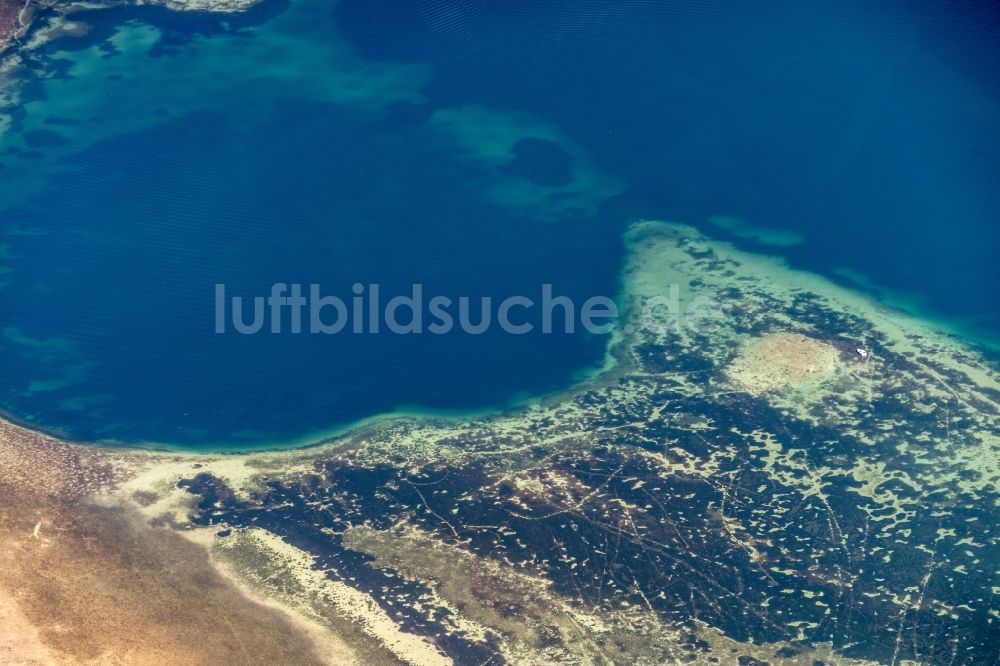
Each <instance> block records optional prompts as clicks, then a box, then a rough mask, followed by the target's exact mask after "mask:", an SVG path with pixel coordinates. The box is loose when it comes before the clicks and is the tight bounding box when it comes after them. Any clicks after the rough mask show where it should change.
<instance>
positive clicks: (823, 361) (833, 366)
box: [726, 332, 840, 395]
mask: <svg viewBox="0 0 1000 666" xmlns="http://www.w3.org/2000/svg"><path fill="white" fill-rule="evenodd" d="M839 365H840V351H839V350H838V349H837V348H836V347H834V346H833V345H831V344H829V343H826V342H822V341H821V340H817V339H815V338H810V337H808V336H805V335H801V334H799V333H784V332H783V333H772V334H769V335H765V336H763V337H760V338H756V339H752V340H749V341H747V342H746V343H745V344H744V345H743V347H742V348H741V349H740V351H739V354H738V355H737V357H736V358H735V359H734V360H733V362H732V363H731V364H730V365H729V367H728V369H727V370H726V375H727V376H728V377H729V379H730V380H731V381H732V382H733V384H734V385H735V386H737V387H739V388H741V389H743V390H745V391H747V392H749V393H752V394H754V395H762V394H764V393H768V392H770V391H778V390H782V389H786V388H803V387H814V386H816V385H818V384H821V383H823V382H824V381H827V380H829V379H830V378H832V377H833V376H834V375H835V374H836V372H837V369H838V367H839Z"/></svg>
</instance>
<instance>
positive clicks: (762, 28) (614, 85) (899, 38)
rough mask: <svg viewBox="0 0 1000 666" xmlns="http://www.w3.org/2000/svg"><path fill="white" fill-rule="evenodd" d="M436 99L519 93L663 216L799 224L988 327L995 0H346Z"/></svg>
mask: <svg viewBox="0 0 1000 666" xmlns="http://www.w3.org/2000/svg"><path fill="white" fill-rule="evenodd" d="M338 17H339V19H340V21H341V24H342V25H343V26H344V30H345V32H346V34H347V35H348V36H349V37H350V38H351V39H352V41H353V42H354V43H356V44H358V45H360V47H361V48H362V50H363V51H364V52H365V53H367V54H369V55H371V56H372V57H382V58H399V59H411V58H417V59H420V60H425V61H429V62H431V63H433V65H434V68H435V72H436V75H435V77H434V80H433V81H432V82H431V86H430V89H431V99H432V100H433V101H434V102H436V103H451V102H454V101H455V100H458V99H462V100H468V99H473V100H475V101H477V102H479V103H482V104H489V105H496V106H500V107H508V106H516V107H521V108H530V109H532V110H533V111H535V112H537V113H539V114H542V115H544V116H546V117H547V118H549V119H552V120H553V121H555V122H557V123H558V124H559V125H560V126H562V127H563V128H565V129H566V130H567V131H568V132H569V133H570V134H571V135H572V136H573V137H574V138H575V139H577V140H578V141H580V142H581V143H583V144H584V145H585V146H586V147H587V149H588V150H589V151H590V152H591V154H593V155H595V156H596V158H597V160H598V163H599V164H600V166H602V167H603V168H605V169H607V170H610V171H613V172H614V173H616V174H618V175H620V176H622V177H623V178H624V179H625V180H626V181H627V183H628V184H629V187H630V191H631V194H632V195H633V196H634V197H635V198H636V199H638V200H641V201H643V202H644V203H645V204H648V206H649V209H650V212H651V213H653V214H658V215H659V216H662V217H667V218H671V219H678V220H683V221H685V222H689V223H694V224H699V223H700V222H702V221H703V220H704V219H705V217H706V216H708V215H713V214H719V213H725V214H731V215H736V216H739V217H742V218H745V219H747V220H748V221H749V222H750V223H751V224H755V225H760V226H764V227H777V228H782V229H788V230H794V231H796V232H798V233H801V234H803V235H804V236H805V237H806V240H807V243H805V244H804V245H802V246H800V247H795V248H790V249H788V248H785V249H782V250H781V253H782V254H784V255H786V256H788V257H789V259H791V260H792V261H793V262H795V263H796V264H798V265H800V266H803V267H806V268H809V269H812V270H818V271H822V272H828V271H829V270H831V269H833V268H838V267H849V268H853V269H854V270H856V271H859V272H861V273H863V274H865V275H867V276H868V277H869V278H870V279H871V280H872V281H874V282H875V283H876V284H878V285H880V286H882V287H885V288H888V289H890V290H892V291H899V292H908V293H910V294H911V295H914V296H916V297H917V298H918V299H922V300H924V301H926V303H927V305H928V306H929V311H930V312H931V313H938V314H941V315H944V316H947V317H951V318H954V319H958V320H963V321H965V322H966V323H967V324H969V325H971V326H973V327H976V326H978V327H981V328H982V329H985V332H987V335H990V336H994V337H995V335H996V333H997V332H998V331H1000V296H998V294H1000V267H998V263H1000V262H998V258H1000V196H998V195H997V185H998V184H1000V78H998V77H997V76H996V73H997V72H998V71H1000V37H998V35H1000V5H997V4H996V3H990V2H985V1H983V0H969V1H966V2H945V3H940V2H924V1H902V0H900V1H885V0H881V1H876V2H850V1H849V2H836V3H830V2H820V1H810V0H806V1H805V2H773V1H768V2H761V3H725V2H709V3H689V2H663V3H655V2H651V3H646V2H622V3H606V2H599V1H594V0H580V1H575V0H565V1H557V2H527V3H502V2H470V3H439V2H433V1H431V0H423V1H418V2H412V3H403V5H402V6H401V5H400V4H399V3H395V2H392V0H348V1H347V2H345V3H343V5H342V6H341V8H340V10H339V12H338Z"/></svg>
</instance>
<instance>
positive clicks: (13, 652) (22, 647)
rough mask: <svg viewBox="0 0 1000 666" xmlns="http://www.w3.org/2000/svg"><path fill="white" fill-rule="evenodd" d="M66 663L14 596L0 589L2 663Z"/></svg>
mask: <svg viewBox="0 0 1000 666" xmlns="http://www.w3.org/2000/svg"><path fill="white" fill-rule="evenodd" d="M58 663H65V662H61V660H58V659H56V658H55V657H54V656H53V655H52V653H51V652H50V651H49V650H48V648H46V647H45V645H44V644H43V643H42V640H41V639H40V638H39V636H38V629H36V628H35V626H34V625H32V624H31V622H30V621H29V620H28V618H26V617H24V614H23V613H21V609H20V608H18V607H17V603H16V601H15V600H14V598H13V597H12V596H11V595H9V594H6V593H4V592H3V590H0V664H21V665H23V666H34V665H35V664H39V665H40V664H58Z"/></svg>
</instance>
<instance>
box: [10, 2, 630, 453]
mask: <svg viewBox="0 0 1000 666" xmlns="http://www.w3.org/2000/svg"><path fill="white" fill-rule="evenodd" d="M165 16H169V15H168V14H166V13H165V12H151V13H149V14H148V18H149V20H150V21H152V22H153V23H155V20H156V19H158V18H162V17H165ZM98 18H100V19H101V20H103V21H106V22H108V25H107V26H106V29H107V40H106V41H99V42H97V43H94V44H91V45H89V46H85V45H84V44H79V45H77V46H83V47H84V48H80V49H78V50H73V51H67V52H64V53H59V52H50V54H49V56H50V57H51V58H56V59H65V60H66V62H65V65H64V66H65V70H66V72H67V76H66V77H65V78H61V79H56V80H50V81H46V82H44V83H43V84H41V88H40V90H38V91H37V94H36V97H35V99H34V100H33V101H30V102H28V103H27V104H26V105H25V109H26V114H25V115H24V117H23V118H21V119H20V123H21V126H20V128H19V129H20V132H18V133H17V134H15V135H14V136H13V137H12V138H10V139H8V143H7V145H8V152H7V155H6V156H5V165H6V166H7V171H8V172H12V173H13V178H12V180H11V181H8V182H7V183H6V184H5V187H4V190H3V197H4V199H5V200H6V201H5V209H6V210H5V212H4V243H5V247H6V248H7V253H6V259H5V265H6V268H7V270H8V272H7V273H6V275H5V281H6V283H7V284H6V286H5V288H4V299H3V301H2V304H0V321H2V322H3V327H2V329H0V334H2V335H0V345H2V347H3V354H2V356H0V376H2V377H3V385H2V387H0V391H2V392H0V396H2V404H3V406H4V409H6V410H7V411H8V412H10V413H12V414H14V415H16V416H18V417H20V418H23V419H27V420H28V421H29V422H32V423H37V424H40V425H43V426H48V427H54V428H56V429H58V430H60V431H62V432H65V433H66V434H69V435H71V436H73V437H78V438H83V439H114V440H121V441H153V442H165V443H173V444H181V445H190V446H205V445H259V444H263V443H280V442H285V441H299V440H301V439H302V438H306V437H308V436H310V434H311V433H322V432H325V431H327V430H329V429H330V428H332V427H334V426H337V425H339V424H343V423H347V422H351V421H354V420H356V419H360V418H364V417H367V416H371V415H373V414H377V413H381V412H386V411H391V410H393V409H395V408H397V407H398V406H401V405H408V406H416V408H426V409H438V410H440V409H445V410H456V409H457V410H464V409H476V408H483V407H487V406H496V405H503V404H506V403H509V402H510V401H513V400H517V399H518V398H519V397H522V396H524V395H526V394H529V393H538V392H545V391H550V390H553V389H554V388H557V387H559V386H562V385H565V384H567V383H569V382H570V381H571V379H572V377H573V375H574V373H576V372H578V371H579V370H580V368H581V367H585V366H587V365H590V364H593V363H596V362H598V361H599V360H600V359H601V357H602V354H603V340H602V339H600V338H599V337H594V336H585V335H579V334H577V335H563V334H559V335H543V334H541V333H539V334H528V335H523V336H514V335H506V334H504V333H503V332H502V331H499V330H493V329H490V330H487V331H486V332H485V333H482V334H477V335H472V334H465V333H463V332H460V331H456V332H455V333H454V334H450V335H429V334H426V333H425V334H423V335H407V336H402V335H390V334H385V333H382V334H379V335H372V334H360V335H356V334H352V333H351V332H350V331H351V329H350V327H348V329H347V330H346V331H344V332H342V333H340V334H337V335H308V334H302V335H293V334H290V333H288V330H289V328H290V322H289V323H286V324H285V327H284V333H283V334H278V335H275V334H270V333H267V332H266V329H265V331H264V332H261V333H260V334H258V335H238V334H236V333H234V332H233V330H232V326H229V332H228V333H226V334H222V335H220V334H217V333H216V332H215V330H214V325H215V318H214V308H215V297H214V285H215V284H225V285H226V287H227V290H228V293H229V294H230V295H242V296H244V297H246V298H252V297H254V296H257V295H267V294H268V293H269V290H270V287H271V285H272V283H275V282H286V283H300V284H302V285H310V284H312V283H316V284H319V285H321V287H322V292H323V294H324V295H336V296H338V297H340V298H342V299H343V300H345V301H347V302H350V299H351V297H352V296H353V293H352V292H351V287H352V285H353V284H355V283H361V284H363V285H370V284H374V283H377V284H378V285H379V288H380V290H381V295H382V301H383V302H385V301H387V300H388V299H389V298H391V297H392V296H393V295H401V294H409V293H411V284H412V283H420V284H422V285H423V289H424V290H425V293H427V294H428V296H430V295H432V294H436V295H443V296H447V297H451V298H454V299H457V298H458V297H460V296H468V297H470V298H472V299H474V302H478V299H479V298H481V297H483V296H492V297H495V298H497V299H500V298H504V297H506V296H509V295H514V294H527V295H528V296H531V297H536V296H537V295H538V293H539V291H538V290H539V288H540V285H542V284H543V283H550V284H552V285H553V291H554V292H555V293H557V294H559V295H566V296H571V297H574V298H578V299H579V300H583V299H584V298H586V297H588V296H590V295H593V294H609V295H612V296H613V295H614V294H615V291H616V289H617V286H616V274H617V270H618V266H617V264H618V260H619V256H620V242H619V239H618V236H619V230H618V229H616V226H615V225H614V224H609V223H608V220H606V219H604V218H602V216H601V215H600V213H599V209H598V207H597V206H596V202H597V200H587V197H588V196H589V195H588V194H586V193H583V192H580V193H579V196H577V195H575V194H574V192H573V191H572V190H573V187H575V185H574V184H573V183H569V184H568V185H566V184H565V183H563V181H565V180H566V176H565V174H557V175H558V176H559V182H560V183H563V185H559V186H556V187H552V186H550V185H546V186H538V185H535V184H533V180H532V179H534V180H538V179H542V180H544V178H545V176H544V174H542V175H536V174H534V173H530V174H529V177H525V176H521V175H518V174H517V173H512V172H509V171H510V169H513V170H514V172H516V171H518V170H521V169H529V170H530V169H531V168H534V166H538V164H536V163H538V162H539V160H538V159H537V158H535V157H533V156H531V155H529V156H527V157H522V158H521V160H520V162H519V163H518V164H515V165H513V166H509V168H508V165H506V163H507V162H508V161H510V157H509V156H507V155H506V151H507V149H508V148H509V147H510V141H512V140H516V139H517V138H519V136H520V133H522V132H528V133H531V132H532V127H531V125H532V124H537V128H536V132H535V133H537V134H542V135H545V134H546V133H547V132H552V131H553V130H551V128H549V127H547V126H546V125H544V123H542V122H541V121H539V120H536V119H534V118H532V117H530V116H527V115H524V116H520V115H514V114H506V113H504V112H493V111H487V110H483V109H476V108H471V107H470V108H464V107H453V108H449V109H434V108H432V107H429V106H427V105H426V104H424V103H423V101H422V99H421V97H420V94H419V92H418V90H419V87H420V85H421V82H422V81H423V80H424V79H425V78H426V72H425V69H426V68H424V67H421V66H415V65H406V64H403V65H399V66H395V65H389V64H384V65H380V64H369V63H366V62H364V61H361V60H360V59H358V58H356V57H355V56H354V55H352V53H351V50H350V48H349V47H348V46H347V45H346V44H344V43H342V42H341V40H340V38H339V36H338V35H337V33H336V31H335V29H334V22H333V15H332V14H331V13H330V12H329V11H327V5H326V3H323V2H300V3H296V4H294V5H293V6H291V7H290V8H289V9H288V10H287V11H286V12H285V13H283V14H281V15H280V16H278V17H277V18H275V19H273V20H271V21H269V22H267V23H265V24H263V25H261V26H260V27H252V28H246V29H245V30H244V31H241V32H238V33H224V34H213V35H211V36H208V37H199V36H197V35H195V34H193V33H192V32H190V27H191V26H187V27H186V28H185V32H184V33H182V35H183V38H182V39H180V40H179V41H177V42H176V43H172V44H170V45H169V46H168V45H166V44H164V43H163V41H164V40H165V39H167V37H165V35H168V34H169V30H168V29H167V28H166V27H165V26H163V25H160V26H159V27H153V23H149V22H145V21H141V22H140V21H135V22H126V23H121V22H120V21H115V22H112V19H111V18H110V17H105V16H103V15H98ZM151 49H153V50H151ZM282 58H283V59H284V60H283V61H282V60H281V59H282ZM470 118H471V121H470V120H469V119H470ZM479 132H482V135H480V134H479ZM491 142H493V143H491ZM505 142H506V143H505ZM493 144H499V146H500V147H499V148H498V147H497V146H496V145H493ZM544 145H549V142H546V143H545V144H544ZM552 146H554V144H552ZM550 147H551V146H550ZM497 150H500V151H501V152H500V153H499V156H498V157H497V156H496V155H495V154H494V153H495V152H496V151H497ZM568 159H571V158H568ZM525 160H527V162H525ZM543 161H544V156H543ZM501 167H503V168H501ZM540 168H541V169H542V170H543V171H544V170H545V166H544V164H543V165H542V166H541V167H540ZM504 169H508V170H507V171H505V170H504ZM580 171H581V176H582V177H587V173H586V171H585V169H583V168H581V169H580ZM550 177H551V176H550ZM575 177H576V176H572V178H575ZM572 178H571V180H572ZM560 189H562V190H565V192H566V194H565V196H562V197H555V198H554V199H553V201H552V202H551V203H550V202H549V201H548V200H547V197H548V196H549V194H551V193H552V192H553V191H555V192H557V193H558V191H559V190H560ZM249 311H250V309H249V306H248V308H247V319H248V320H249V318H250V315H249ZM329 314H330V313H329V312H328V313H327V319H329ZM405 319H407V317H406V316H401V317H400V320H405ZM472 319H478V315H476V316H474V317H472ZM306 321H308V319H307V320H306Z"/></svg>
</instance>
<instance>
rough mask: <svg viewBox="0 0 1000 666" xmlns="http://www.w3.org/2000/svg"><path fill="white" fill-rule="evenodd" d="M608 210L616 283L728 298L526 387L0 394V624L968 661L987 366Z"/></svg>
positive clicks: (245, 643)
mask: <svg viewBox="0 0 1000 666" xmlns="http://www.w3.org/2000/svg"><path fill="white" fill-rule="evenodd" d="M628 241H629V248H630V253H629V257H628V260H627V264H626V269H625V271H624V278H623V289H624V292H625V294H627V295H628V296H629V297H630V298H631V299H633V302H639V301H640V300H641V299H642V298H644V297H647V296H651V295H660V294H662V293H663V291H664V289H665V288H666V286H667V285H669V284H678V285H680V286H681V300H682V301H684V300H685V299H689V298H691V297H693V296H694V295H697V294H698V293H702V294H705V295H711V296H713V297H714V298H716V299H717V300H718V301H719V302H720V304H721V306H722V309H723V311H724V315H725V316H724V317H722V318H720V319H718V320H717V326H716V327H715V328H714V329H713V330H711V331H705V332H694V331H690V330H682V331H679V332H678V331H674V332H664V330H663V329H662V328H660V329H646V328H640V329H639V330H638V332H636V333H634V334H631V335H627V336H623V337H622V338H620V339H619V341H618V342H616V343H615V345H614V346H613V347H612V350H611V354H612V356H613V357H614V359H615V361H616V363H615V364H613V366H612V367H611V369H609V370H608V371H606V372H605V373H603V374H602V375H600V376H598V377H595V378H591V379H590V380H588V381H587V382H585V383H584V384H582V385H580V386H578V387H576V388H575V389H573V390H571V391H569V392H567V393H566V394H564V395H561V396H556V397H553V398H551V399H550V400H547V401H543V402H542V403H539V404H537V405H535V406H533V407H531V408H529V409H525V410H523V411H520V412H516V413H509V414H498V415H496V416H493V417H481V418H476V419H471V420H430V419H419V418H386V419H384V420H381V421H375V422H373V423H370V424H368V425H366V426H365V427H363V428H359V429H356V430H353V431H351V432H348V433H347V434H345V435H343V436H340V437H338V438H337V439H335V440H332V441H328V442H325V443H323V444H322V445H320V446H317V447H315V448H312V449H308V450H299V451H285V452H280V453H255V454H248V455H229V456H222V455H215V456H210V455H198V454H169V453H155V452H148V451H147V452H136V451H125V450H113V449H102V448H97V447H80V446H75V445H72V444H68V443H63V442H58V441H55V440H52V439H49V438H47V437H44V436H42V435H38V434H34V433H31V432H28V431H25V430H23V429H20V428H18V427H15V426H13V425H9V424H7V425H4V426H2V427H3V430H2V435H0V470H2V474H0V485H2V486H3V487H2V492H0V498H2V499H0V502H2V503H3V511H2V512H0V553H2V557H3V559H4V563H3V566H2V567H0V612H3V613H13V618H14V619H13V622H14V623H13V625H11V624H9V623H5V624H3V625H2V626H3V627H5V629H3V630H0V654H4V651H6V655H5V656H6V658H7V661H9V660H10V657H9V655H11V654H13V655H15V657H14V658H15V659H20V660H21V661H23V662H26V663H32V661H31V660H32V659H36V661H37V662H38V663H47V662H57V663H90V662H92V661H105V662H108V663H118V661H125V662H128V663H151V662H154V661H157V662H163V661H164V660H166V661H168V662H170V663H324V662H325V663H368V664H379V663H385V664H397V663H408V664H448V663H458V664H482V663H490V664H499V663H522V664H554V663H566V664H620V663H635V664H663V663H699V664H707V663H717V664H763V663H767V664H810V665H815V664H817V663H821V664H867V663H884V664H904V663H925V664H931V663H932V664H985V663H994V662H995V661H996V652H995V647H996V645H997V644H998V642H1000V633H998V631H997V623H998V622H1000V609H998V605H997V602H996V599H997V596H996V593H997V591H998V586H1000V581H998V579H997V576H996V572H995V566H996V562H997V538H996V533H995V529H996V527H995V525H996V516H997V499H998V482H1000V472H998V468H997V461H998V456H997V452H998V448H1000V440H998V435H997V433H998V432H1000V423H998V421H1000V417H998V412H997V404H998V402H1000V374H998V372H997V369H996V367H995V366H994V365H992V364H991V362H989V361H987V360H985V359H984V357H983V356H981V355H980V353H979V352H977V351H976V350H975V349H973V348H971V347H969V346H967V345H965V344H964V343H962V342H961V341H960V340H958V339H956V338H953V337H949V336H945V335H942V334H939V333H937V332H935V331H933V330H931V329H929V328H927V327H926V326H925V325H924V324H923V323H922V322H920V321H919V320H916V319H913V318H909V317H907V316H904V315H901V314H898V313H895V312H890V311H887V310H884V309H883V308H881V307H880V306H878V305H875V304H873V303H872V302H869V301H867V300H865V299H863V298H861V297H859V296H856V295H855V294H854V293H852V292H850V291H848V290H845V289H842V288H840V287H837V286H835V285H833V284H832V283H830V282H828V281H826V280H824V279H821V278H819V277H816V276H813V275H809V274H806V273H800V272H795V271H791V270H790V269H788V268H786V267H785V266H784V265H783V264H782V263H781V262H780V261H779V260H777V259H773V258H770V257H765V256H760V255H752V254H747V253H744V252H741V251H738V250H736V249H734V248H733V247H732V246H730V245H727V244H724V243H719V242H715V241H712V240H710V239H708V238H706V237H704V236H701V235H700V234H699V233H698V232H696V231H694V230H693V229H691V228H689V227H685V226H680V225H671V224H663V223H657V222H642V223H638V224H635V225H633V226H632V227H631V229H630V231H629V232H628ZM633 310H634V308H633ZM660 314H661V315H662V312H661V313H660ZM859 345H864V346H865V347H866V348H867V349H869V350H870V351H871V357H870V359H869V360H867V361H863V360H862V359H861V358H860V357H859V356H858V355H857V354H856V353H855V351H854V350H855V348H856V347H857V346H859ZM10 626H13V627H16V628H18V629H16V630H11V629H7V627H10ZM4 631H6V632H7V634H13V635H10V636H9V635H6V634H4Z"/></svg>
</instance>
